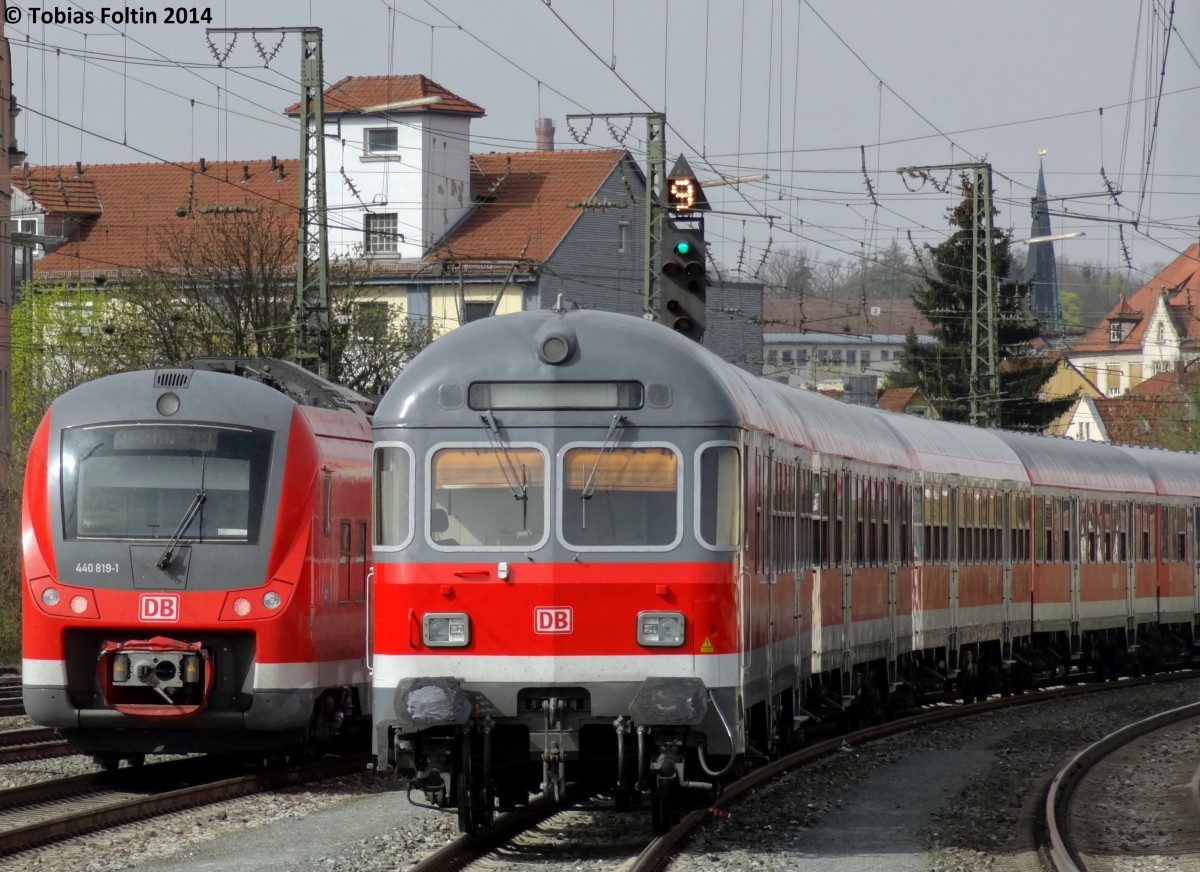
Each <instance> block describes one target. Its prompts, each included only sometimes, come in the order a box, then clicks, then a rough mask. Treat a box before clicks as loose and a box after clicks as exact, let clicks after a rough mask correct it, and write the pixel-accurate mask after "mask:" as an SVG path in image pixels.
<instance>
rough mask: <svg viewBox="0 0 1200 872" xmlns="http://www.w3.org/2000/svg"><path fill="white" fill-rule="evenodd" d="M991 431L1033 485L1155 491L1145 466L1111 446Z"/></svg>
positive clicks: (1148, 492) (1029, 434)
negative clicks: (1011, 451) (1024, 471)
mask: <svg viewBox="0 0 1200 872" xmlns="http://www.w3.org/2000/svg"><path fill="white" fill-rule="evenodd" d="M993 432H995V434H996V437H997V438H998V439H1001V440H1003V441H1004V442H1005V443H1006V444H1007V445H1008V446H1010V447H1011V448H1012V450H1013V451H1014V452H1016V454H1017V456H1018V457H1020V458H1021V461H1022V463H1024V465H1025V468H1026V470H1028V472H1029V480H1030V482H1031V483H1032V484H1034V485H1035V486H1038V487H1050V488H1074V489H1077V490H1100V491H1115V492H1117V493H1128V494H1153V493H1155V486H1154V479H1153V478H1152V477H1151V476H1150V473H1149V471H1148V470H1147V468H1146V467H1145V466H1144V465H1143V464H1141V463H1139V462H1138V461H1137V460H1136V459H1135V458H1134V457H1133V456H1131V455H1129V454H1127V453H1125V452H1123V451H1122V450H1121V449H1120V448H1117V447H1116V446H1114V445H1107V444H1104V443H1100V442H1090V443H1081V442H1076V441H1075V440H1073V439H1064V438H1054V437H1050V436H1038V435H1035V434H1032V433H1014V432H1010V431H1006V430H997V431H993Z"/></svg>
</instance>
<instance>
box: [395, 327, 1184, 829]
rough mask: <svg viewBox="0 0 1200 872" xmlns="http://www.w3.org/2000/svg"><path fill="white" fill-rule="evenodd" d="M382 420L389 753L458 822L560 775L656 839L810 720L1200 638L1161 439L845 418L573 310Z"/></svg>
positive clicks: (437, 377)
mask: <svg viewBox="0 0 1200 872" xmlns="http://www.w3.org/2000/svg"><path fill="white" fill-rule="evenodd" d="M374 430H375V458H374V467H375V472H374V476H375V507H374V511H375V518H374V523H375V531H376V536H375V541H374V559H375V565H376V576H375V582H376V584H375V594H374V602H373V609H372V622H373V638H374V645H373V650H374V673H373V679H372V681H373V695H374V703H373V709H374V713H375V714H374V723H375V729H374V751H375V754H376V758H377V761H378V766H379V768H380V769H385V770H386V769H394V770H395V771H396V772H397V773H399V775H400V776H401V777H404V778H407V779H410V780H411V781H412V782H413V783H415V784H417V785H419V786H421V787H422V788H423V789H424V790H425V791H426V793H427V795H429V797H430V798H431V799H433V800H435V801H438V802H441V803H444V804H457V806H458V808H459V813H460V823H461V824H462V825H463V827H464V828H466V829H471V828H473V827H476V826H478V825H480V824H481V823H485V822H486V821H487V820H489V819H490V815H491V809H492V805H493V794H497V795H498V798H499V800H500V802H501V805H505V804H507V803H509V802H519V801H521V800H522V799H523V798H524V796H525V795H526V793H527V791H529V790H537V789H546V790H551V791H557V790H560V789H561V786H562V784H563V783H564V782H565V781H566V780H567V779H568V778H569V779H571V780H575V779H579V780H586V781H589V782H593V783H600V784H602V785H606V786H608V787H610V788H611V789H613V790H614V792H616V793H617V794H618V795H619V796H620V795H622V794H625V795H628V794H629V793H630V792H634V791H640V792H642V793H647V794H649V795H650V796H651V797H652V800H653V808H654V812H655V815H654V816H655V825H656V826H658V827H663V826H666V825H667V824H668V823H669V822H670V819H671V817H672V814H673V813H672V808H674V806H675V803H676V802H677V799H678V791H679V790H680V789H681V788H698V789H699V788H705V787H712V786H714V785H716V784H717V783H719V781H720V779H721V778H722V777H723V776H724V775H725V774H726V773H727V772H729V771H731V770H732V769H733V768H734V767H735V766H736V765H737V764H738V763H739V762H740V761H744V760H747V759H753V758H755V757H762V756H768V755H770V754H772V753H775V752H776V751H777V750H778V749H779V748H780V747H782V746H783V745H784V744H786V743H787V741H788V740H789V739H790V738H791V737H793V736H794V735H795V733H796V731H797V730H798V729H803V728H804V725H805V723H806V722H808V721H810V720H812V719H813V718H827V717H840V716H846V715H847V714H850V713H854V712H861V713H865V714H867V715H869V716H871V715H874V714H879V713H883V712H885V711H886V707H887V705H888V704H889V701H894V700H896V699H897V698H901V697H906V696H912V695H919V694H921V693H923V692H925V691H928V690H932V689H937V690H942V689H944V688H945V687H947V686H949V687H957V688H958V689H960V690H961V691H962V693H963V695H964V697H966V698H967V699H971V698H973V697H974V696H975V695H982V694H983V693H986V692H988V690H989V688H991V687H993V686H995V685H996V684H1003V686H1004V687H1005V688H1006V689H1007V688H1011V687H1015V686H1016V685H1017V684H1019V682H1017V681H1015V680H1014V678H1013V676H1014V675H1015V674H1019V673H1022V672H1028V671H1031V670H1034V669H1036V668H1045V667H1046V665H1047V664H1050V666H1049V667H1048V668H1051V669H1057V668H1061V667H1063V666H1066V665H1069V664H1070V663H1071V662H1072V659H1073V658H1074V659H1076V660H1078V659H1080V658H1087V657H1090V656H1093V655H1096V652H1098V651H1100V650H1101V649H1103V650H1105V651H1109V652H1113V651H1117V652H1121V653H1125V654H1128V653H1129V652H1135V651H1137V650H1138V639H1139V634H1140V633H1141V634H1145V633H1146V632H1151V634H1156V633H1158V632H1160V631H1161V632H1162V633H1164V634H1166V635H1167V636H1169V637H1170V638H1173V639H1175V640H1176V641H1178V643H1179V646H1181V647H1182V648H1183V649H1184V650H1189V651H1190V645H1191V639H1192V636H1193V633H1194V626H1195V616H1196V590H1197V588H1196V583H1195V572H1196V567H1195V563H1194V560H1193V557H1192V555H1193V554H1194V553H1195V542H1194V540H1195V536H1196V534H1195V529H1196V526H1195V518H1196V515H1195V505H1196V500H1197V498H1198V496H1200V490H1198V489H1197V476H1196V475H1195V474H1194V473H1190V472H1189V468H1188V467H1186V466H1185V465H1184V464H1181V463H1174V464H1171V463H1167V464H1166V465H1163V466H1156V465H1155V463H1154V457H1153V456H1152V455H1153V453H1152V452H1142V453H1136V452H1129V451H1123V450H1122V449H1118V448H1114V447H1112V446H1103V445H1089V444H1079V443H1074V442H1070V441H1066V440H1050V439H1044V438H1041V437H1035V436H1026V435H1021V434H1011V433H999V432H994V431H986V430H980V429H977V428H972V427H967V426H962V425H954V424H946V423H941V422H935V421H930V420H925V419H921V418H914V417H907V416H901V415H892V414H889V413H885V412H880V411H877V410H873V409H865V408H860V407H856V406H851V405H847V404H843V403H839V402H836V401H833V400H831V399H828V398H826V397H823V396H821V395H819V394H816V393H813V392H805V391H797V390H794V389H791V388H788V387H785V386H781V385H779V384H776V383H773V382H770V381H767V380H765V379H761V378H756V377H754V376H752V375H750V374H749V373H746V372H744V371H742V370H740V369H737V368H735V367H732V366H730V365H728V364H726V363H724V362H723V361H721V360H720V359H719V358H717V357H716V356H715V355H713V354H711V353H710V352H708V351H707V350H705V349H703V348H701V347H699V346H698V345H696V344H694V343H692V342H689V341H687V340H685V339H682V338H681V337H679V336H677V335H676V334H674V333H673V332H672V331H670V330H667V329H665V328H663V327H662V326H661V325H657V324H653V323H649V322H646V321H643V320H641V319H637V318H631V317H628V316H621V315H613V314H607V313H601V312H594V311H578V310H575V311H561V310H560V311H550V312H546V311H543V312H526V313H520V314H513V315H505V316H500V317H496V318H490V319H486V320H484V321H481V322H478V323H474V324H470V325H467V326H464V327H463V328H460V329H459V330H456V331H454V332H453V333H451V334H449V335H448V336H446V337H444V338H442V339H439V340H438V341H437V342H435V343H433V345H431V346H430V347H429V348H428V349H426V350H425V351H423V352H422V353H421V354H420V355H419V356H418V357H417V358H416V359H415V360H414V361H413V362H412V363H411V364H410V365H409V367H408V368H407V369H406V370H405V371H404V373H403V374H402V375H401V376H400V378H399V379H398V380H397V382H396V383H395V384H394V385H393V386H392V388H391V389H390V390H389V391H388V393H387V394H386V396H385V397H384V399H383V400H382V401H381V403H380V407H379V409H378V411H377V413H376V417H375V421H374ZM1167 456H1170V455H1164V457H1167ZM1164 524H1165V525H1166V526H1162V525H1164ZM1105 525H1107V526H1105ZM1105 531H1107V533H1106V532H1105ZM1177 534H1178V535H1177ZM1180 537H1182V538H1180ZM1164 604H1165V606H1166V608H1164Z"/></svg>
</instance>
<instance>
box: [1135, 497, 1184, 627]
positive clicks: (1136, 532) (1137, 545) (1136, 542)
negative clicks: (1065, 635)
mask: <svg viewBox="0 0 1200 872" xmlns="http://www.w3.org/2000/svg"><path fill="white" fill-rule="evenodd" d="M1122 511H1123V512H1124V513H1125V529H1126V530H1128V531H1129V535H1128V536H1127V537H1123V538H1122V540H1121V544H1120V548H1121V557H1122V559H1123V560H1124V561H1125V647H1126V648H1128V649H1129V650H1131V651H1132V650H1133V649H1134V648H1136V647H1137V603H1136V602H1135V601H1136V599H1137V558H1138V548H1139V547H1140V545H1141V543H1140V542H1139V541H1138V522H1137V518H1138V507H1137V503H1135V502H1134V501H1133V500H1126V501H1125V503H1124V505H1123V506H1122ZM1196 571H1197V572H1200V563H1198V564H1197V569H1196ZM1197 611H1200V601H1198V603H1197ZM1192 635H1193V636H1195V632H1194V631H1193V633H1192Z"/></svg>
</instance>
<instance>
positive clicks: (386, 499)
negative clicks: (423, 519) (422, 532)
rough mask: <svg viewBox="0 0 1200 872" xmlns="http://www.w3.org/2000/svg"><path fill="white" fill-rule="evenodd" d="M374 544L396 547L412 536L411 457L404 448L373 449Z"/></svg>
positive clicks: (384, 446) (388, 446)
mask: <svg viewBox="0 0 1200 872" xmlns="http://www.w3.org/2000/svg"><path fill="white" fill-rule="evenodd" d="M374 484H375V494H374V507H373V512H374V518H373V520H372V524H373V525H374V528H375V533H374V542H375V544H376V545H379V546H382V547H384V548H399V547H402V546H404V545H407V544H408V540H409V538H410V537H411V536H412V505H413V494H412V454H411V452H410V451H409V449H408V447H407V446H404V445H382V446H379V447H377V448H376V449H375V475H374Z"/></svg>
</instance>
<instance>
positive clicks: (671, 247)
mask: <svg viewBox="0 0 1200 872" xmlns="http://www.w3.org/2000/svg"><path fill="white" fill-rule="evenodd" d="M664 199H665V201H666V202H665V204H664V206H665V208H664V209H662V210H660V211H659V215H660V220H661V221H662V222H663V226H662V232H661V235H660V238H661V239H662V245H661V246H659V254H660V257H661V263H660V265H659V280H658V300H657V306H656V307H655V314H656V315H657V318H658V320H659V321H661V322H662V323H663V324H666V325H667V326H668V327H670V328H671V329H672V330H675V331H677V332H679V333H682V334H683V335H684V336H686V337H688V338H689V339H692V340H695V341H696V342H700V341H701V340H703V338H704V329H705V326H706V323H707V313H706V311H705V306H706V304H707V299H708V269H707V263H706V259H707V250H706V249H705V244H704V212H706V211H708V210H709V209H710V208H711V207H710V206H709V205H708V199H707V198H706V197H705V196H704V191H703V190H702V189H701V188H700V182H699V181H698V180H697V179H696V176H695V174H694V173H693V172H692V168H691V167H690V166H689V165H688V162H687V160H686V159H685V158H684V157H683V155H680V156H679V159H678V160H676V161H675V166H674V168H673V169H672V170H671V172H670V174H669V175H668V176H667V185H666V188H665V190H664Z"/></svg>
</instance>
